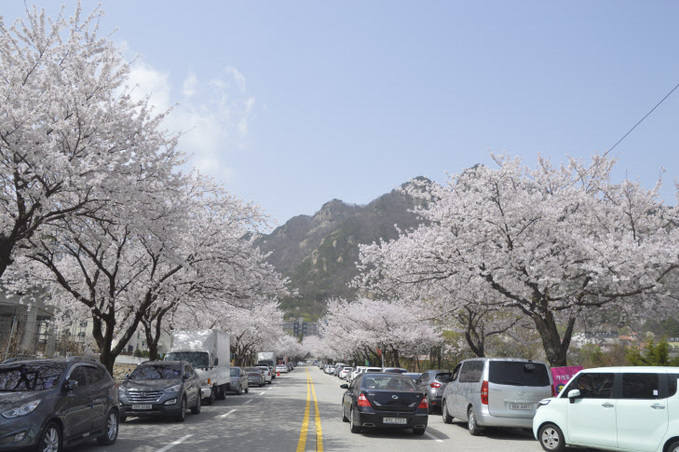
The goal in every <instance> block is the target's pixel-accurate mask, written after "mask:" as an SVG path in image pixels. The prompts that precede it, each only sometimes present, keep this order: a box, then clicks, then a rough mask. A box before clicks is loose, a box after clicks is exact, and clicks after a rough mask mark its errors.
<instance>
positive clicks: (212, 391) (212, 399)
mask: <svg viewBox="0 0 679 452" xmlns="http://www.w3.org/2000/svg"><path fill="white" fill-rule="evenodd" d="M214 403H215V389H214V388H211V389H210V397H208V398H206V399H205V404H206V405H212V404H214Z"/></svg>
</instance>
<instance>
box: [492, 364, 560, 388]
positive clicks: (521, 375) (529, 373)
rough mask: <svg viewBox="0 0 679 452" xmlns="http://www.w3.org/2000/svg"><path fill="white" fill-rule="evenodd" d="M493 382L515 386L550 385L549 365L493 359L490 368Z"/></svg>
mask: <svg viewBox="0 0 679 452" xmlns="http://www.w3.org/2000/svg"><path fill="white" fill-rule="evenodd" d="M488 380H489V381H490V382H491V383H496V384H500V385H513V386H549V385H550V383H549V374H548V373H547V367H546V366H545V365H544V364H542V363H532V362H524V361H491V362H490V367H489V368H488Z"/></svg>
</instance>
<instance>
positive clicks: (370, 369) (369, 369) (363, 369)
mask: <svg viewBox="0 0 679 452" xmlns="http://www.w3.org/2000/svg"><path fill="white" fill-rule="evenodd" d="M365 372H382V368H381V367H366V366H359V367H358V371H357V372H356V373H354V372H352V373H351V381H354V379H355V378H357V377H358V376H359V375H361V374H362V373H365Z"/></svg>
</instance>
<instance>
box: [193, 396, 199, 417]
mask: <svg viewBox="0 0 679 452" xmlns="http://www.w3.org/2000/svg"><path fill="white" fill-rule="evenodd" d="M200 408H201V406H200V395H198V397H196V406H194V407H193V408H191V414H200Z"/></svg>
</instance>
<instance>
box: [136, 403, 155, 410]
mask: <svg viewBox="0 0 679 452" xmlns="http://www.w3.org/2000/svg"><path fill="white" fill-rule="evenodd" d="M151 408H153V405H150V404H144V405H140V404H135V405H132V409H133V410H150V409H151Z"/></svg>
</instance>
